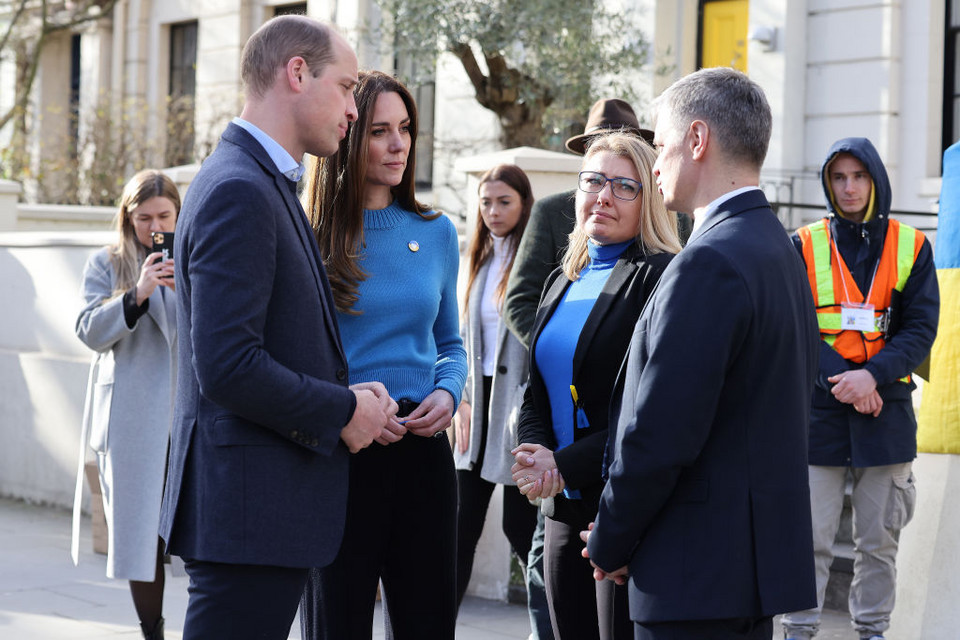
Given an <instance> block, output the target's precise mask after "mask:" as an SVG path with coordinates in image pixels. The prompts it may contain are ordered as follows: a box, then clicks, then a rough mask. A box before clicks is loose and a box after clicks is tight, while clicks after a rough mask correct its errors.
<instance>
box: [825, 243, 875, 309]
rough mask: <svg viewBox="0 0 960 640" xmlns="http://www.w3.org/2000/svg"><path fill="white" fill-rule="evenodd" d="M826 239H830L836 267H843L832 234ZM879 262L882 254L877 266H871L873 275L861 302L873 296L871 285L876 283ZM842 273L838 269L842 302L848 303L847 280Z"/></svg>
mask: <svg viewBox="0 0 960 640" xmlns="http://www.w3.org/2000/svg"><path fill="white" fill-rule="evenodd" d="M828 237H829V238H830V246H831V247H833V252H834V254H836V256H837V265H838V266H839V265H841V264H844V265H845V264H846V263H845V262H843V259H842V258H841V257H840V249H838V248H837V243H836V241H835V240H834V239H833V234H832V233H831V234H828ZM880 260H883V254H882V253H881V255H880V258H879V259H878V260H877V264H875V265H873V275H872V276H871V277H870V290H869V291H867V295H866V297H865V298H864V299H863V300H862V302H866V301H867V300H869V299H870V296H872V295H873V283H874V282H876V280H877V271H878V270H879V269H880ZM849 270H850V268H849V267H847V271H849ZM843 271H844V270H843V269H840V282H841V283H842V284H843V297H844V302H850V292H849V291H848V290H847V279H846V278H844V277H843ZM850 277H851V278H852V277H853V274H852V273H851V274H850Z"/></svg>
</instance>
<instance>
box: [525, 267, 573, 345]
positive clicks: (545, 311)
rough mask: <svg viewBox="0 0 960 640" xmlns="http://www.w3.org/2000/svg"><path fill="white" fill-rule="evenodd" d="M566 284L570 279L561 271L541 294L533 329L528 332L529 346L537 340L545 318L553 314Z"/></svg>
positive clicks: (547, 318)
mask: <svg viewBox="0 0 960 640" xmlns="http://www.w3.org/2000/svg"><path fill="white" fill-rule="evenodd" d="M568 286H570V281H569V280H567V277H566V276H565V275H563V273H560V274H559V275H557V277H556V278H554V280H553V282H552V283H550V287H549V288H548V289H547V291H546V293H544V294H543V300H542V301H541V302H540V307H539V308H538V309H537V318H536V320H534V322H533V331H532V333H531V334H530V345H531V346H533V345H535V344H536V343H537V340H538V339H539V338H540V333H541V332H542V331H543V328H544V326H546V324H547V320H549V319H550V318H551V317H552V316H553V312H554V311H556V310H557V305H559V304H560V300H561V299H562V298H563V294H564V292H566V290H567V287H568Z"/></svg>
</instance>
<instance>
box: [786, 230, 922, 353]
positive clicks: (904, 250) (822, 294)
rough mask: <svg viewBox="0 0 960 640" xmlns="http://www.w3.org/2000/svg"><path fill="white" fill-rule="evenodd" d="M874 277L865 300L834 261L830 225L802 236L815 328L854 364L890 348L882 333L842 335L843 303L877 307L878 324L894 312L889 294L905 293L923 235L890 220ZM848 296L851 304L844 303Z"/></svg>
mask: <svg viewBox="0 0 960 640" xmlns="http://www.w3.org/2000/svg"><path fill="white" fill-rule="evenodd" d="M888 224H889V226H888V229H887V233H886V238H885V240H884V245H883V250H882V253H881V256H880V264H878V265H877V269H876V273H875V274H874V280H875V283H874V285H873V288H872V291H871V292H869V295H870V299H869V300H865V296H864V294H863V292H861V291H860V289H859V287H858V286H857V285H856V283H855V282H854V280H853V276H852V275H851V274H850V271H849V269H848V268H847V266H846V264H844V263H843V260H842V259H841V260H840V261H839V264H836V262H837V261H836V260H832V258H833V257H834V254H835V251H834V250H833V244H832V242H831V240H830V225H829V220H828V219H827V218H823V219H821V220H818V221H816V222H814V223H811V224H809V225H807V226H806V227H803V228H801V229H799V230H798V232H797V233H798V235H799V236H800V241H801V246H802V248H803V259H804V262H805V263H806V266H807V277H808V278H809V280H810V288H811V291H812V292H813V295H814V298H815V300H814V302H815V303H816V306H817V322H818V324H819V326H820V335H821V338H822V339H823V340H824V341H825V342H826V343H827V344H829V345H830V346H831V347H833V348H834V350H836V351H837V352H838V353H839V354H840V355H842V356H843V357H844V358H845V359H847V360H852V361H853V362H865V361H866V360H868V359H870V358H872V357H873V356H874V355H876V354H877V353H879V351H880V350H881V349H882V348H883V347H884V345H885V344H886V342H885V340H884V334H883V333H882V332H880V331H864V332H861V331H852V330H844V329H843V328H842V324H841V318H842V313H841V306H840V303H842V302H851V301H852V302H861V301H864V302H867V303H869V304H872V305H873V306H874V317H875V318H880V317H882V316H883V314H884V312H885V311H886V310H887V309H888V307H889V306H890V300H891V291H892V290H893V289H896V290H897V291H903V288H904V286H905V285H906V283H907V279H908V278H909V277H910V272H911V270H912V269H913V264H914V262H915V261H916V258H917V255H919V253H920V248H921V247H922V246H923V234H922V233H920V232H919V231H917V230H916V229H913V228H912V227H910V226H908V225H905V224H901V223H900V222H899V221H897V220H890V221H889V223H888ZM847 295H849V296H850V297H851V298H855V299H853V300H846V299H841V300H839V301H838V299H837V298H838V297H840V298H845V297H846V296H847Z"/></svg>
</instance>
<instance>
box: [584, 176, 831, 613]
mask: <svg viewBox="0 0 960 640" xmlns="http://www.w3.org/2000/svg"><path fill="white" fill-rule="evenodd" d="M819 342H820V337H819V332H818V329H817V320H816V314H815V312H814V309H813V300H812V296H811V294H810V285H809V283H808V282H807V276H806V272H805V269H804V266H803V263H802V261H801V260H800V259H799V256H798V255H797V252H796V251H795V250H794V249H793V247H792V246H791V244H790V241H789V239H788V238H787V234H786V232H785V231H784V229H783V227H782V226H781V224H780V222H779V221H778V220H777V218H776V216H775V215H774V214H773V212H772V211H771V210H770V206H769V204H767V200H766V198H765V197H764V195H763V193H762V192H761V191H759V190H752V191H748V192H746V193H743V194H741V195H739V196H735V197H734V198H732V199H730V200H728V201H726V202H724V203H722V204H721V206H720V209H719V210H717V211H716V213H715V214H713V215H712V216H711V217H710V218H708V219H707V220H706V221H705V222H704V223H703V224H702V225H701V226H700V227H699V228H698V229H697V231H694V233H693V236H692V237H691V238H690V242H689V243H688V244H687V246H686V247H685V248H684V249H683V251H681V252H680V254H679V255H678V256H677V257H676V259H675V260H674V261H673V262H671V263H670V266H669V267H668V268H667V270H666V271H665V272H664V273H663V277H662V278H661V279H660V284H659V286H658V287H657V290H656V292H655V293H654V294H653V296H651V298H650V300H649V301H648V302H647V306H646V308H645V309H644V311H643V314H642V315H641V317H640V320H639V321H638V322H637V326H636V330H635V332H634V334H633V339H632V341H631V344H630V356H629V358H628V360H627V364H626V367H625V368H624V378H625V382H624V391H623V396H622V411H621V413H620V418H619V420H618V421H616V422H615V423H614V428H613V429H612V432H611V435H610V440H611V454H612V455H611V457H610V460H611V461H612V462H611V464H610V469H609V480H608V482H607V485H606V487H605V488H604V490H603V497H602V499H601V501H600V507H599V511H598V513H597V518H596V527H595V529H594V531H593V534H592V535H591V536H590V542H589V544H588V549H589V552H590V557H591V559H592V560H593V561H594V562H595V563H596V564H597V565H598V566H599V567H601V568H603V569H604V570H606V571H613V570H615V569H619V568H620V567H623V566H625V565H629V571H630V583H629V584H630V617H631V618H632V619H633V620H635V621H638V622H662V621H671V620H707V619H720V618H740V617H759V616H771V615H774V614H777V613H781V612H784V611H797V610H801V609H807V608H809V607H813V606H815V605H816V602H817V597H816V588H815V584H814V568H813V545H812V539H813V537H812V535H811V523H810V492H809V486H808V484H807V424H808V420H809V417H810V397H811V392H812V390H813V383H814V377H815V375H816V373H817V357H818V349H819Z"/></svg>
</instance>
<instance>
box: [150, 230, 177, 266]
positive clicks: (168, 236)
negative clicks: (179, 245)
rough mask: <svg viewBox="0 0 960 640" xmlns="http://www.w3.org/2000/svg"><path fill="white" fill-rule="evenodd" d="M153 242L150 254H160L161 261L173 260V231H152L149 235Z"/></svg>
mask: <svg viewBox="0 0 960 640" xmlns="http://www.w3.org/2000/svg"><path fill="white" fill-rule="evenodd" d="M150 238H151V239H152V240H153V248H152V253H157V252H159V253H162V254H163V258H162V259H163V260H173V231H154V232H153V233H151V234H150Z"/></svg>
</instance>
